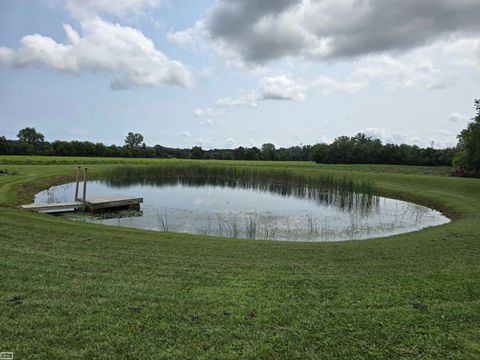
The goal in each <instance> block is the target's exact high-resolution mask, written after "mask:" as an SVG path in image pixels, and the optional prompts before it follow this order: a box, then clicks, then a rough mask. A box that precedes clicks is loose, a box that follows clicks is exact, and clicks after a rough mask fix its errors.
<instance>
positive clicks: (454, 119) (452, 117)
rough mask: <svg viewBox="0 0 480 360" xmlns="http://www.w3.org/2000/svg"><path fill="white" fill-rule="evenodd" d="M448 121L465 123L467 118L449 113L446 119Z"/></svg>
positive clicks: (455, 113)
mask: <svg viewBox="0 0 480 360" xmlns="http://www.w3.org/2000/svg"><path fill="white" fill-rule="evenodd" d="M448 121H451V122H465V121H468V117H467V116H465V115H462V114H459V113H457V112H454V113H451V114H450V116H449V117H448Z"/></svg>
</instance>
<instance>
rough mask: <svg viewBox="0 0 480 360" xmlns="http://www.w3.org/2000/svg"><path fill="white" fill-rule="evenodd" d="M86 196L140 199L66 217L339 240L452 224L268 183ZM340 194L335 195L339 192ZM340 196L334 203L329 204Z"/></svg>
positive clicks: (409, 210) (108, 188) (61, 191)
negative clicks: (134, 204)
mask: <svg viewBox="0 0 480 360" xmlns="http://www.w3.org/2000/svg"><path fill="white" fill-rule="evenodd" d="M74 191H75V184H74V183H69V184H64V185H60V186H55V187H52V188H50V189H48V190H45V191H42V192H40V193H38V194H37V195H36V197H35V202H37V203H41V202H50V203H51V202H66V201H72V200H73V194H74ZM87 192H88V196H90V197H95V196H135V197H143V198H144V203H143V204H142V206H141V211H139V212H136V211H134V212H132V211H128V212H117V213H108V214H95V215H85V216H84V215H83V214H77V215H71V214H70V215H66V216H69V217H71V218H73V219H75V220H80V221H87V222H94V223H101V224H108V225H120V226H127V227H136V228H142V229H150V230H157V231H173V232H185V233H192V234H206V235H213V236H225V237H238V238H251V239H272V240H297V241H339V240H351V239H367V238H373V237H380V236H388V235H395V234H400V233H405V232H410V231H415V230H420V229H422V228H425V227H430V226H436V225H441V224H445V223H447V222H449V219H448V218H446V217H444V216H443V215H442V214H441V213H439V212H438V211H435V210H432V209H429V208H426V207H424V206H420V205H416V204H412V203H408V202H404V201H399V200H394V199H388V198H382V197H377V196H364V195H362V194H348V196H340V197H338V196H333V195H332V194H325V193H324V192H322V193H319V192H318V191H317V192H316V191H313V190H309V189H306V188H301V189H292V188H291V187H290V188H288V189H285V188H282V187H280V188H279V187H274V188H270V187H268V186H266V187H265V186H246V185H245V184H243V185H242V186H231V185H228V186H225V185H218V184H215V185H208V184H204V183H202V184H200V185H198V184H196V185H194V184H188V183H185V182H184V181H171V180H170V181H169V182H168V183H164V184H162V183H140V184H139V183H132V184H120V185H119V184H112V183H111V182H108V181H101V180H97V181H90V182H89V183H88V190H87ZM337 195H338V194H337ZM332 199H335V201H332Z"/></svg>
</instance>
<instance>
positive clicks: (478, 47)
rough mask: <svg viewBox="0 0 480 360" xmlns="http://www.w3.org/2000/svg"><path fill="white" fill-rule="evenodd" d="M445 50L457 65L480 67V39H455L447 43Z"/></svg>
mask: <svg viewBox="0 0 480 360" xmlns="http://www.w3.org/2000/svg"><path fill="white" fill-rule="evenodd" d="M443 50H444V51H445V52H446V53H447V54H449V55H451V56H453V59H454V61H455V62H456V63H457V64H461V65H468V66H473V67H480V37H476V38H463V39H462V38H460V39H454V40H452V41H449V42H446V43H445V44H444V46H443Z"/></svg>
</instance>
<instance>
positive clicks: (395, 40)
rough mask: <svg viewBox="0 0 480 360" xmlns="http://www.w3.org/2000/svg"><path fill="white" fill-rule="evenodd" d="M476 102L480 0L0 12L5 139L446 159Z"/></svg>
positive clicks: (24, 1)
mask: <svg viewBox="0 0 480 360" xmlns="http://www.w3.org/2000/svg"><path fill="white" fill-rule="evenodd" d="M479 90H480V1H479V0H262V1H258V0H195V1H187V0H116V1H111V0H1V1H0V135H4V136H6V137H8V138H15V137H16V134H17V133H18V130H20V129H22V128H24V127H26V126H30V127H35V128H36V129H37V130H38V131H40V132H42V133H43V134H44V135H45V138H46V140H49V141H53V140H57V139H60V140H73V139H77V140H88V141H93V142H103V143H105V144H117V145H121V144H123V139H124V138H125V136H126V134H127V133H128V132H130V131H133V132H139V133H141V134H143V135H144V138H145V142H146V143H147V145H150V146H153V145H155V144H161V145H164V146H169V147H192V146H197V145H200V146H202V147H203V148H206V149H208V148H215V147H216V148H234V147H238V146H258V147H260V146H261V145H262V144H263V143H266V142H270V143H273V144H275V145H276V146H278V147H279V146H283V147H288V146H294V145H301V144H304V145H305V144H315V143H318V142H327V143H328V142H331V141H333V140H334V139H335V138H336V137H337V136H341V135H348V136H353V135H355V134H356V133H358V132H364V133H366V134H367V135H369V136H372V137H374V138H379V139H381V140H382V141H383V142H390V143H397V144H400V143H407V144H416V145H419V146H431V145H433V146H434V147H435V148H443V147H448V146H455V144H456V142H457V140H456V135H457V134H458V133H459V131H461V129H463V128H465V127H466V126H467V124H468V122H469V121H470V120H471V118H472V117H473V115H474V114H473V101H474V99H475V98H480V91H479Z"/></svg>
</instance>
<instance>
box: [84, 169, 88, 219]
mask: <svg viewBox="0 0 480 360" xmlns="http://www.w3.org/2000/svg"><path fill="white" fill-rule="evenodd" d="M87 172H88V168H85V169H84V170H83V211H84V212H85V211H87Z"/></svg>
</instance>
